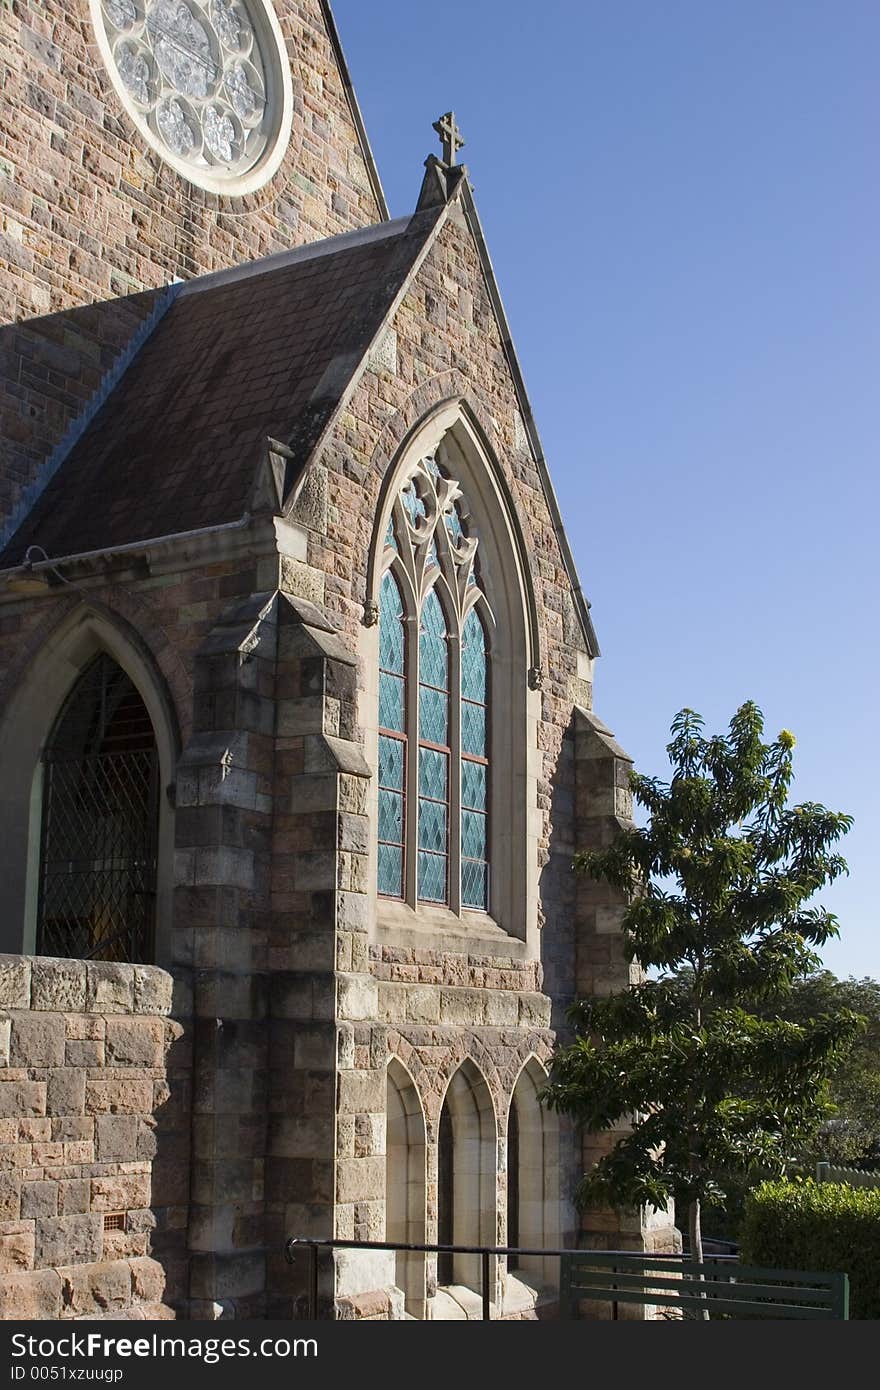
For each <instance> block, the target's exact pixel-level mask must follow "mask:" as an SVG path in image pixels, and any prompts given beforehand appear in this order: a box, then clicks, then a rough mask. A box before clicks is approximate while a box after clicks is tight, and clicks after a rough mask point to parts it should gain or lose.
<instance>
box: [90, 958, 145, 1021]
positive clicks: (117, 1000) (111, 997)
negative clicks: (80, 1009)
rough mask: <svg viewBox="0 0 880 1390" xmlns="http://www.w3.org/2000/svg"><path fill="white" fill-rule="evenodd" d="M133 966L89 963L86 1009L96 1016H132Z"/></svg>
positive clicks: (101, 962)
mask: <svg viewBox="0 0 880 1390" xmlns="http://www.w3.org/2000/svg"><path fill="white" fill-rule="evenodd" d="M134 971H135V967H134V966H133V965H116V964H113V963H111V962H109V961H89V963H88V965H87V966H86V972H87V975H86V1008H87V1009H88V1010H89V1012H90V1013H95V1014H130V1013H131V1012H132V1010H133V1008H134Z"/></svg>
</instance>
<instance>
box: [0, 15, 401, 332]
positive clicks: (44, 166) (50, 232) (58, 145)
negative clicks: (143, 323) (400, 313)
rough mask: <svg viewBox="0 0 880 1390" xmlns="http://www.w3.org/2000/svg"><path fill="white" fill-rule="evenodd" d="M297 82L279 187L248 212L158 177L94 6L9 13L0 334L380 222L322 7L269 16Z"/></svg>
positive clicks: (3, 31)
mask: <svg viewBox="0 0 880 1390" xmlns="http://www.w3.org/2000/svg"><path fill="white" fill-rule="evenodd" d="M275 11H276V13H277V15H278V20H279V23H280V25H281V28H282V31H283V34H284V38H285V41H286V44H287V51H288V56H289V59H290V65H291V75H292V78H293V100H294V115H293V131H292V134H291V139H290V144H289V146H288V150H287V154H286V156H285V158H284V161H283V163H282V165H281V168H280V169H279V171H278V173H277V174H276V175H275V176H274V178H272V179H271V180H270V181H269V183H268V184H267V185H266V186H265V187H263V188H262V189H260V190H259V191H258V192H256V193H254V194H251V195H248V196H246V197H237V198H231V197H221V196H219V195H217V194H212V193H206V192H204V191H203V190H202V189H200V188H197V187H196V186H195V185H194V184H191V183H189V182H188V181H187V180H186V179H184V178H182V177H181V176H180V175H179V174H177V173H176V172H175V171H174V170H173V169H171V168H170V167H169V166H168V165H167V164H165V163H164V162H163V161H162V160H161V159H160V157H159V155H158V154H156V153H155V152H154V151H153V150H152V149H151V148H150V147H149V146H148V145H147V143H146V141H145V140H144V139H143V137H142V136H141V135H140V134H139V132H138V131H137V130H136V128H135V126H134V124H133V122H132V121H131V119H130V118H129V116H128V114H127V113H126V111H125V110H124V108H123V106H122V103H121V101H120V100H119V97H118V96H117V94H116V92H115V90H114V88H113V85H112V83H111V81H110V78H109V76H108V74H107V71H106V68H105V67H104V63H103V60H102V58H101V55H100V52H99V50H98V45H97V42H96V40H95V35H94V30H93V27H92V20H91V16H90V10H89V0H14V3H6V4H4V5H3V6H2V7H0V45H2V50H3V59H4V68H3V113H4V119H3V121H2V123H0V214H2V226H0V265H2V267H3V277H2V288H0V321H9V320H11V319H18V318H26V317H28V316H30V315H34V314H46V313H50V312H53V311H55V310H56V309H64V308H69V307H70V306H72V305H76V304H83V303H86V302H89V301H91V300H94V299H108V298H110V297H111V296H116V295H127V294H131V293H132V292H134V291H137V290H141V289H149V288H155V287H156V286H159V285H164V284H167V283H168V282H169V281H170V280H172V279H174V277H175V276H181V277H183V278H185V279H186V278H189V277H190V276H192V275H198V274H202V273H203V272H205V271H210V270H218V269H222V268H224V267H226V266H230V265H237V264H239V263H240V262H242V261H247V260H254V259H256V258H258V257H260V256H265V255H268V254H270V253H271V252H273V251H279V250H283V249H285V248H287V247H290V246H299V245H302V244H303V243H304V242H307V241H314V240H317V239H319V238H320V237H327V236H333V235H335V234H336V233H338V232H347V231H351V230H352V229H353V228H355V227H362V226H366V225H367V224H369V223H372V222H377V221H380V220H381V217H382V213H381V211H380V208H379V206H378V204H377V201H376V195H375V193H374V192H373V189H372V187H371V184H370V179H369V177H368V173H367V167H366V164H365V161H364V154H363V151H362V148H361V144H360V141H359V139H358V135H357V131H356V128H355V125H354V121H353V118H352V112H351V110H350V108H349V104H348V98H347V95H346V90H345V86H344V83H343V78H342V75H341V73H340V70H339V67H338V65H337V60H336V55H335V52H334V49H333V45H332V42H331V39H330V36H329V34H328V32H327V28H326V25H325V20H324V17H323V13H322V6H321V4H320V3H319V0H275Z"/></svg>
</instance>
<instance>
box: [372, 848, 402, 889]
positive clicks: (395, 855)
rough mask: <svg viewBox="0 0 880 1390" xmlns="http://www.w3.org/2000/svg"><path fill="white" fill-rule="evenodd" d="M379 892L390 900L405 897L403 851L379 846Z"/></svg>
mask: <svg viewBox="0 0 880 1390" xmlns="http://www.w3.org/2000/svg"><path fill="white" fill-rule="evenodd" d="M378 886H379V892H380V893H384V894H385V896H386V897H388V898H402V897H403V850H402V849H397V848H396V847H395V846H394V845H380V846H379V873H378Z"/></svg>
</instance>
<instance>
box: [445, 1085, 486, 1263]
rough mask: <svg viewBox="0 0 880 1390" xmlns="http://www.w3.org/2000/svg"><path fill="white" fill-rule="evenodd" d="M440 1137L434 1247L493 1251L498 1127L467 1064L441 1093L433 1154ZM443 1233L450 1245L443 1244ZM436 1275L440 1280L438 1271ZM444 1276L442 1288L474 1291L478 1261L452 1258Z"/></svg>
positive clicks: (475, 1257)
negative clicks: (483, 1247)
mask: <svg viewBox="0 0 880 1390" xmlns="http://www.w3.org/2000/svg"><path fill="white" fill-rule="evenodd" d="M441 1135H443V1136H444V1152H438V1182H437V1225H438V1232H439V1233H440V1239H439V1240H438V1242H437V1243H438V1244H446V1243H451V1244H453V1245H494V1244H495V1241H496V1225H497V1222H496V1191H497V1185H496V1154H497V1148H498V1126H497V1121H496V1118H495V1107H494V1106H493V1104H492V1095H491V1092H490V1090H489V1087H488V1084H487V1082H486V1079H485V1077H484V1076H483V1073H482V1072H481V1071H480V1069H479V1068H478V1067H477V1066H476V1065H475V1064H474V1063H473V1062H472V1061H471V1060H470V1059H469V1058H468V1059H465V1061H463V1062H462V1064H461V1066H460V1067H459V1068H458V1070H457V1071H455V1072H454V1073H453V1075H452V1076H451V1077H450V1080H449V1084H448V1085H447V1087H446V1093H445V1095H444V1097H443V1104H442V1106H441V1109H440V1123H439V1127H438V1148H439V1147H440V1146H439V1140H440V1137H441ZM447 1136H448V1137H447ZM446 1233H448V1235H449V1236H451V1241H450V1242H447V1241H445V1240H444V1239H443V1235H444V1234H446ZM440 1272H441V1275H442V1273H443V1270H442V1267H441V1271H440ZM445 1272H446V1276H447V1280H448V1282H452V1283H455V1284H464V1285H466V1286H467V1287H469V1288H472V1289H479V1288H480V1281H481V1277H482V1276H481V1271H480V1259H479V1256H478V1255H456V1256H454V1257H453V1258H452V1260H451V1261H450V1262H449V1263H448V1265H447V1269H446V1271H445ZM441 1282H442V1278H441Z"/></svg>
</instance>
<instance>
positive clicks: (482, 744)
mask: <svg viewBox="0 0 880 1390" xmlns="http://www.w3.org/2000/svg"><path fill="white" fill-rule="evenodd" d="M461 748H462V752H463V753H473V755H474V756H475V757H477V758H485V756H486V707H485V705H472V704H469V703H468V701H467V700H462V702H461Z"/></svg>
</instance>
